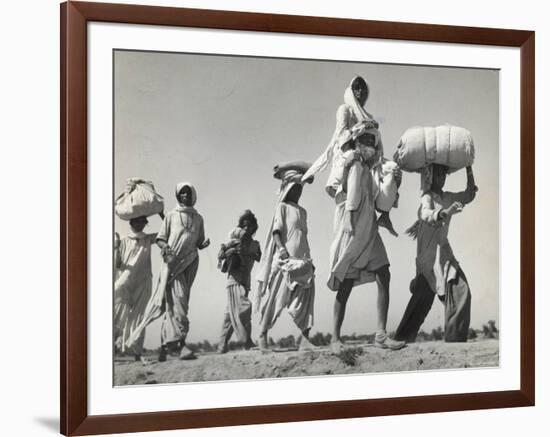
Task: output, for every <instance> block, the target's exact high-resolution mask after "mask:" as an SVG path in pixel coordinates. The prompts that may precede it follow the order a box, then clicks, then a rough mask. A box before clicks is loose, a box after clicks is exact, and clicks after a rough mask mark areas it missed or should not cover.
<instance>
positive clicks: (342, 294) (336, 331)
mask: <svg viewBox="0 0 550 437" xmlns="http://www.w3.org/2000/svg"><path fill="white" fill-rule="evenodd" d="M352 288H353V279H346V280H344V282H342V285H340V289H339V290H338V292H337V293H336V299H335V300H334V312H333V316H334V326H333V330H332V343H342V340H341V339H340V330H341V329H342V323H343V322H344V316H345V315H346V304H347V303H348V298H349V295H350V294H351V289H352Z"/></svg>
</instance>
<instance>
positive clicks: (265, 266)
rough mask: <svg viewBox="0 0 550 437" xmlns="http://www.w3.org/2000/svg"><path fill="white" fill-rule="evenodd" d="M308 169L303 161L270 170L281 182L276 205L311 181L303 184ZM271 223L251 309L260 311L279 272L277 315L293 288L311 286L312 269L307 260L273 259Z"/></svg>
mask: <svg viewBox="0 0 550 437" xmlns="http://www.w3.org/2000/svg"><path fill="white" fill-rule="evenodd" d="M310 166H311V164H310V163H308V162H305V161H291V162H286V163H281V164H278V165H276V166H275V167H274V168H273V177H274V178H275V179H279V180H280V181H281V185H280V188H279V190H278V192H277V203H276V206H277V205H279V204H280V203H282V202H284V201H285V199H286V196H287V194H288V193H289V191H290V189H291V188H292V187H293V186H294V185H297V184H299V185H303V184H304V183H312V182H313V176H311V177H309V178H308V179H307V180H304V181H302V177H303V175H304V174H305V173H306V172H307V170H308V169H309V168H310ZM274 222H275V217H273V219H272V220H271V224H270V227H269V231H268V234H267V241H266V243H265V246H264V251H263V253H262V259H261V260H260V264H259V269H258V274H257V277H256V278H257V281H258V288H257V292H256V293H255V296H254V309H255V311H260V310H261V307H262V299H263V298H265V297H266V295H267V293H268V291H269V287H270V283H271V282H272V280H273V278H274V276H275V274H276V272H282V273H283V277H284V283H285V284H286V287H284V289H285V292H284V293H281V294H279V295H278V296H277V303H276V307H277V311H276V313H278V312H280V310H281V309H282V308H283V307H284V306H285V305H286V304H287V302H288V300H289V294H290V293H292V291H293V290H294V289H296V287H298V286H300V287H301V288H302V289H306V290H307V289H310V288H312V287H313V286H314V278H315V275H314V271H315V268H314V266H313V262H312V260H311V259H310V258H307V259H306V258H296V257H293V256H290V257H288V258H286V259H281V258H279V257H278V256H276V252H277V245H276V243H275V240H274V238H273V229H274Z"/></svg>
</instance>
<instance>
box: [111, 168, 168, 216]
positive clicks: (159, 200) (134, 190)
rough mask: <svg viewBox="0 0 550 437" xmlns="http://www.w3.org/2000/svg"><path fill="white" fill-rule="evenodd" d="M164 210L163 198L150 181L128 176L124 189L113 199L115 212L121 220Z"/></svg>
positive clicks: (159, 212) (150, 214)
mask: <svg viewBox="0 0 550 437" xmlns="http://www.w3.org/2000/svg"><path fill="white" fill-rule="evenodd" d="M163 211H164V198H163V197H162V196H161V195H160V194H158V193H157V192H156V191H155V186H154V185H153V183H152V182H151V181H146V180H144V179H140V178H130V179H128V180H127V182H126V191H125V192H124V193H122V194H121V195H120V196H118V197H117V198H116V200H115V214H116V215H117V216H118V217H119V218H120V219H121V220H126V221H128V220H132V219H135V218H138V217H149V216H152V215H155V214H161V213H162V212H163Z"/></svg>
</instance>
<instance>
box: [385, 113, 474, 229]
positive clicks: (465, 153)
mask: <svg viewBox="0 0 550 437" xmlns="http://www.w3.org/2000/svg"><path fill="white" fill-rule="evenodd" d="M393 158H394V160H395V161H396V162H397V163H398V164H399V166H400V167H401V168H402V169H403V170H405V171H408V172H412V173H420V192H421V194H424V193H425V192H427V191H429V190H430V189H431V185H432V176H433V166H432V164H439V165H443V166H445V167H447V171H448V173H454V172H456V171H458V170H461V169H463V168H466V167H469V166H471V165H473V163H474V160H475V147H474V140H473V137H472V133H471V132H470V131H469V130H468V129H465V128H463V127H459V126H454V125H451V124H444V125H441V126H437V127H422V126H414V127H411V128H409V129H407V130H406V131H405V132H404V133H403V135H402V136H401V139H400V140H399V143H398V145H397V150H396V152H395V154H394V157H393ZM420 223H421V221H420V220H417V221H416V222H415V223H414V224H413V225H412V226H410V227H409V228H408V229H406V231H405V232H406V233H407V234H408V235H409V236H410V237H412V238H413V239H416V238H417V235H418V230H419V227H420Z"/></svg>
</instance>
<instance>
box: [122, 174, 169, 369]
mask: <svg viewBox="0 0 550 437" xmlns="http://www.w3.org/2000/svg"><path fill="white" fill-rule="evenodd" d="M163 209H164V203H163V199H162V197H161V196H160V195H158V194H157V193H156V191H155V188H154V186H153V184H152V183H151V182H149V181H144V180H142V179H139V178H131V179H128V183H127V187H126V190H125V192H124V193H122V194H121V195H120V196H119V197H118V198H117V200H116V203H115V213H116V214H117V216H118V217H119V218H120V219H122V220H125V221H128V223H129V225H130V232H129V233H128V235H126V236H124V237H122V239H121V238H120V237H119V235H118V233H117V232H115V242H114V250H115V286H114V320H113V326H114V336H115V349H117V350H118V351H120V352H128V351H129V352H130V353H132V354H133V355H134V358H135V360H136V361H141V362H143V363H144V364H145V363H146V361H145V359H144V358H143V356H142V353H143V341H144V339H145V330H141V332H140V335H139V336H138V337H137V340H136V341H135V342H134V343H133V344H132V346H131V347H128V346H127V345H126V341H127V340H128V338H129V337H130V336H131V335H133V334H134V332H135V330H136V328H137V327H138V326H139V325H140V324H141V322H142V320H143V318H144V316H145V308H146V307H147V303H148V302H149V299H150V298H151V292H152V287H153V273H152V270H151V246H152V245H153V244H154V242H155V239H156V237H157V234H147V233H145V232H143V230H144V229H145V226H147V224H148V223H149V222H148V220H147V216H151V215H154V214H159V215H160V216H161V218H164V214H163Z"/></svg>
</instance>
